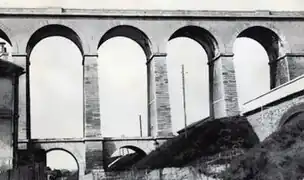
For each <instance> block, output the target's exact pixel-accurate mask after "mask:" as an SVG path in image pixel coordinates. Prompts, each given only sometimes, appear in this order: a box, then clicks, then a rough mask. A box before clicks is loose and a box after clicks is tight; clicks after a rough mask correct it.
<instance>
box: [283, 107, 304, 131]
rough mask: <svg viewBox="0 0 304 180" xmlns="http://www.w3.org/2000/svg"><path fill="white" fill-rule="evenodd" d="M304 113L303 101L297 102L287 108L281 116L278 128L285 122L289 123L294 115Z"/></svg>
mask: <svg viewBox="0 0 304 180" xmlns="http://www.w3.org/2000/svg"><path fill="white" fill-rule="evenodd" d="M302 113H304V103H300V104H297V105H295V106H293V107H291V108H289V109H288V110H287V111H286V112H285V113H284V114H283V116H282V117H281V119H280V122H279V125H278V129H280V128H282V127H283V126H285V125H286V124H288V123H290V122H291V121H292V120H293V118H296V116H298V115H300V114H302ZM303 121H304V119H303Z"/></svg>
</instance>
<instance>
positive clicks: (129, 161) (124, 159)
mask: <svg viewBox="0 0 304 180" xmlns="http://www.w3.org/2000/svg"><path fill="white" fill-rule="evenodd" d="M123 148H126V149H131V150H133V151H134V153H130V154H127V155H124V156H121V157H116V158H113V161H112V162H111V163H110V164H109V165H108V167H107V169H108V170H109V171H113V170H114V171H115V170H116V171H117V170H125V169H129V168H131V167H132V166H133V165H134V164H136V163H137V162H138V161H140V160H142V159H143V158H144V157H146V156H147V154H146V153H145V152H144V151H143V150H142V149H140V148H138V147H135V146H128V145H127V146H123V147H120V148H119V149H123Z"/></svg>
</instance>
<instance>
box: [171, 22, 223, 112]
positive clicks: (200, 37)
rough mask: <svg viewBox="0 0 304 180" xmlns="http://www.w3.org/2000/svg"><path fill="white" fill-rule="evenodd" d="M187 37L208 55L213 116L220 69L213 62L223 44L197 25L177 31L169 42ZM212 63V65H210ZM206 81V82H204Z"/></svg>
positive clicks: (210, 106) (209, 89)
mask: <svg viewBox="0 0 304 180" xmlns="http://www.w3.org/2000/svg"><path fill="white" fill-rule="evenodd" d="M179 37H186V38H189V39H192V40H194V41H196V42H197V43H198V44H200V45H201V47H202V48H203V49H204V51H205V52H206V54H207V58H208V59H207V61H208V62H206V69H207V71H208V72H207V74H208V80H207V81H209V88H208V96H209V102H208V103H209V115H208V116H213V112H214V109H215V108H214V104H213V103H212V102H213V99H214V98H213V97H214V94H216V91H215V90H214V88H213V82H214V81H217V80H216V79H217V77H216V75H215V73H213V72H214V70H216V68H215V67H218V66H217V65H214V64H216V62H213V60H214V59H216V58H218V57H219V55H220V53H221V51H222V50H223V47H222V45H223V44H222V43H219V41H218V40H217V39H216V38H215V36H214V35H213V34H212V33H211V32H210V31H209V30H207V29H205V28H203V27H200V26H196V25H187V26H183V27H181V28H179V29H177V30H176V31H175V32H173V34H172V35H171V36H170V37H169V39H168V41H170V40H173V39H174V38H179ZM209 63H210V64H209ZM204 81H205V80H204Z"/></svg>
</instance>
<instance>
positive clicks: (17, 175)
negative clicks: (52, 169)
mask: <svg viewBox="0 0 304 180" xmlns="http://www.w3.org/2000/svg"><path fill="white" fill-rule="evenodd" d="M33 179H34V180H46V174H45V166H44V164H43V163H35V168H34V169H33V166H31V165H25V166H20V167H18V168H15V169H10V170H7V171H5V172H1V173H0V180H33Z"/></svg>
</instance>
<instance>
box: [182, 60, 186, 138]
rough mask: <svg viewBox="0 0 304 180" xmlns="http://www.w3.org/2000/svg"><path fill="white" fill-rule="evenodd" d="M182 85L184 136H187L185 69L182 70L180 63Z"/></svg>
mask: <svg viewBox="0 0 304 180" xmlns="http://www.w3.org/2000/svg"><path fill="white" fill-rule="evenodd" d="M182 87H183V106H184V123H185V136H186V137H187V112H186V90H185V70H184V64H182Z"/></svg>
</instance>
